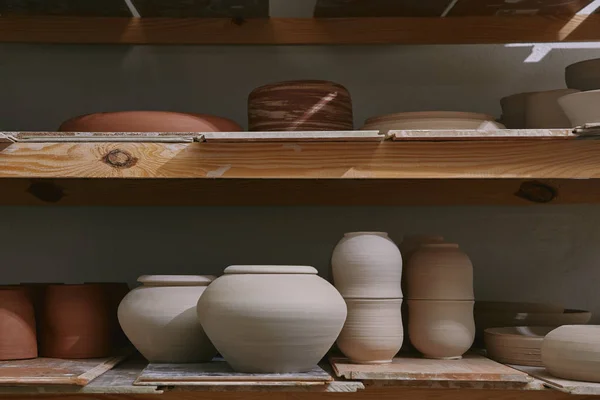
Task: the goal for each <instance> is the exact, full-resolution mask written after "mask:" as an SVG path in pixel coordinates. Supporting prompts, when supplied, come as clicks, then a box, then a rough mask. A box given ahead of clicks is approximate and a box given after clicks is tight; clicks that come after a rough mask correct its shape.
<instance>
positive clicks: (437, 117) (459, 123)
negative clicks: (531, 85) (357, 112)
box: [362, 111, 504, 132]
mask: <svg viewBox="0 0 600 400" xmlns="http://www.w3.org/2000/svg"><path fill="white" fill-rule="evenodd" d="M503 128H504V125H502V124H500V123H498V122H496V121H494V117H492V116H490V115H486V114H477V113H469V112H452V111H419V112H402V113H395V114H387V115H380V116H377V117H372V118H369V119H368V120H367V121H366V122H365V125H364V126H363V128H362V129H365V130H380V131H384V132H387V131H390V130H421V129H422V130H435V129H464V130H473V129H477V130H494V129H503Z"/></svg>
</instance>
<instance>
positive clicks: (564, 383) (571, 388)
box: [513, 365, 600, 396]
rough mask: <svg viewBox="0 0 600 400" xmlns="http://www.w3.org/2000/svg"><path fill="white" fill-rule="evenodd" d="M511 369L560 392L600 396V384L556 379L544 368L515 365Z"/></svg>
mask: <svg viewBox="0 0 600 400" xmlns="http://www.w3.org/2000/svg"><path fill="white" fill-rule="evenodd" d="M513 368H516V369H518V370H520V371H523V372H526V373H528V374H529V375H531V376H534V377H536V378H538V379H540V380H542V381H544V382H545V384H546V385H547V386H548V387H551V388H553V389H556V390H560V391H561V392H565V393H570V394H581V395H596V396H599V395H600V383H593V382H580V381H572V380H568V379H561V378H557V377H554V376H552V375H550V374H549V373H548V371H546V368H543V367H525V366H521V365H515V366H514V367H513Z"/></svg>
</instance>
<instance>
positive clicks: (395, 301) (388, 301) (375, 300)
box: [344, 297, 404, 304]
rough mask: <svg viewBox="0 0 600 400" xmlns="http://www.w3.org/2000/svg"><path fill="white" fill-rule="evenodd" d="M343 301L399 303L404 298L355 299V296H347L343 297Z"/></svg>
mask: <svg viewBox="0 0 600 400" xmlns="http://www.w3.org/2000/svg"><path fill="white" fill-rule="evenodd" d="M344 301H345V302H346V303H398V304H401V303H402V301H404V298H402V297H398V298H395V299H392V298H390V299H356V298H348V297H344Z"/></svg>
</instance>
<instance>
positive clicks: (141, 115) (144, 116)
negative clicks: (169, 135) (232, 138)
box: [58, 111, 242, 132]
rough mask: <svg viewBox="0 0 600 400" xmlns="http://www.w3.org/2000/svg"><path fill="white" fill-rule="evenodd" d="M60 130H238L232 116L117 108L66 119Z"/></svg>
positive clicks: (240, 128) (239, 129) (239, 128)
mask: <svg viewBox="0 0 600 400" xmlns="http://www.w3.org/2000/svg"><path fill="white" fill-rule="evenodd" d="M58 130H59V131H61V132H239V131H241V130H242V127H241V126H239V125H238V124H237V123H235V122H234V121H232V120H229V119H227V118H222V117H216V116H214V115H206V114H186V113H177V112H168V111H119V112H105V113H95V114H88V115H82V116H79V117H75V118H72V119H69V120H67V121H65V122H63V123H62V125H61V126H60V127H59V128H58Z"/></svg>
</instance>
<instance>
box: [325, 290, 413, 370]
mask: <svg viewBox="0 0 600 400" xmlns="http://www.w3.org/2000/svg"><path fill="white" fill-rule="evenodd" d="M346 304H347V305H348V318H347V319H346V323H345V324H344V329H342V333H340V336H339V337H338V340H337V345H338V347H339V349H340V350H341V351H342V352H343V353H344V354H345V355H346V357H348V358H349V359H350V360H351V361H352V362H355V363H359V364H386V363H391V362H392V359H393V358H394V356H395V355H396V353H398V351H399V350H400V348H401V347H402V342H403V340H404V333H403V329H402V315H401V312H400V310H401V306H402V299H346Z"/></svg>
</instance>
